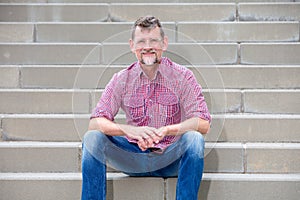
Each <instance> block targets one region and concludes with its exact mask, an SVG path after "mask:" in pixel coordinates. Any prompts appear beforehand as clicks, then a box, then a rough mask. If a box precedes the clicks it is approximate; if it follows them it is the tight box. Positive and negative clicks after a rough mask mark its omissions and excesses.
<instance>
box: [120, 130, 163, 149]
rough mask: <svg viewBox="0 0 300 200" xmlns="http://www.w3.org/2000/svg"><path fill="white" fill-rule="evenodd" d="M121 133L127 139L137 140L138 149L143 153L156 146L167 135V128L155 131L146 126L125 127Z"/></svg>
mask: <svg viewBox="0 0 300 200" xmlns="http://www.w3.org/2000/svg"><path fill="white" fill-rule="evenodd" d="M123 132H124V133H125V135H126V136H127V137H129V138H132V139H135V140H137V144H138V146H139V147H140V149H141V150H142V151H145V150H147V149H148V148H151V147H154V145H155V144H158V143H159V141H161V140H162V139H163V138H164V137H165V136H166V135H167V134H168V129H167V127H161V128H159V129H156V128H153V127H148V126H140V127H135V126H126V128H125V127H123Z"/></svg>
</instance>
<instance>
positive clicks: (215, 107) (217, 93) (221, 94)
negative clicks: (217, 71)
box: [203, 90, 242, 113]
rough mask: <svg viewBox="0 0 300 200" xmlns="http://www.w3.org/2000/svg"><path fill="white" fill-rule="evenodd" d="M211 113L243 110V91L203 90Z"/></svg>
mask: <svg viewBox="0 0 300 200" xmlns="http://www.w3.org/2000/svg"><path fill="white" fill-rule="evenodd" d="M203 95H204V97H205V101H206V103H207V106H208V109H209V111H210V113H237V112H241V108H242V107H241V106H242V101H241V98H242V96H241V91H239V90H209V91H207V90H203Z"/></svg>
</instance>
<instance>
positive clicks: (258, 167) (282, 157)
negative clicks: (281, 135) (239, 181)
mask: <svg viewBox="0 0 300 200" xmlns="http://www.w3.org/2000/svg"><path fill="white" fill-rule="evenodd" d="M299 154H300V145H299V143H275V144H268V143H266V144H265V143H256V144H246V159H247V161H246V163H247V173H299V172H300V158H299Z"/></svg>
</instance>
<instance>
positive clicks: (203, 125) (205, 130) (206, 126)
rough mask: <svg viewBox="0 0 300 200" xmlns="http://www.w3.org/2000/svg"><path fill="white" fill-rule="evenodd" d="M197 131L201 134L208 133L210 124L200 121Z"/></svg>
mask: <svg viewBox="0 0 300 200" xmlns="http://www.w3.org/2000/svg"><path fill="white" fill-rule="evenodd" d="M198 130H199V132H200V133H202V134H207V133H209V130H210V123H209V121H207V120H203V119H200V126H199V129H198Z"/></svg>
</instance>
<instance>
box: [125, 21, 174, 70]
mask: <svg viewBox="0 0 300 200" xmlns="http://www.w3.org/2000/svg"><path fill="white" fill-rule="evenodd" d="M129 43H130V48H131V51H132V52H133V53H135V55H136V57H137V59H138V60H139V61H140V63H141V64H142V65H148V66H149V65H150V66H151V65H154V64H157V63H159V62H160V59H161V57H162V53H163V51H166V49H167V46H168V39H167V37H165V38H162V37H161V34H160V28H159V27H155V28H153V29H150V30H148V29H142V28H141V27H139V26H138V27H136V30H135V37H134V40H132V39H131V40H130V41H129Z"/></svg>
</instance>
